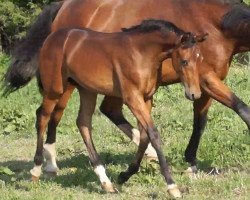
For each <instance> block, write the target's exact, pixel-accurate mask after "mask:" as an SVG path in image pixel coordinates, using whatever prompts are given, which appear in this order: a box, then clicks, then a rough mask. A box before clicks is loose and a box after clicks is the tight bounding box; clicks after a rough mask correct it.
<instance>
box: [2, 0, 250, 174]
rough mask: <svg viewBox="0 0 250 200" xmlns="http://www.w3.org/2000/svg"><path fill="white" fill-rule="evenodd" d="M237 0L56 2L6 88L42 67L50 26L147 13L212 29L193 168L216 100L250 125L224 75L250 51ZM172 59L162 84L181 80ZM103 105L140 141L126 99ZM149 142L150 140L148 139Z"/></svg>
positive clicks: (16, 60) (49, 151) (128, 19)
mask: <svg viewBox="0 0 250 200" xmlns="http://www.w3.org/2000/svg"><path fill="white" fill-rule="evenodd" d="M240 2H241V1H237V0H203V1H200V0H188V1H187V0H178V1H173V0H154V1H151V0H143V1H134V0H103V1H99V0H91V1H90V0H67V1H64V2H58V3H53V4H51V5H50V6H48V7H47V8H46V9H44V10H43V12H42V14H41V15H40V17H39V18H38V20H37V21H36V22H35V23H34V24H33V26H32V27H31V29H30V31H29V33H28V34H27V36H26V37H25V38H24V40H23V42H22V43H20V45H19V46H17V48H16V52H15V54H14V55H13V63H12V65H11V66H10V68H9V71H8V72H7V74H6V79H5V81H6V86H7V92H8V91H14V90H16V89H18V88H20V87H22V86H24V85H25V84H26V83H28V82H29V80H30V79H31V78H32V77H33V76H35V74H36V73H37V65H36V64H35V62H36V60H37V54H38V52H39V49H40V48H41V46H42V44H43V42H44V40H45V39H46V37H47V36H48V34H49V33H50V32H54V31H56V30H58V29H60V28H63V27H88V28H91V29H94V30H97V31H103V32H114V31H118V30H120V29H121V28H122V27H130V26H132V25H135V24H138V23H139V22H140V21H141V20H142V19H147V18H157V19H165V20H168V21H171V22H174V23H175V24H176V25H177V26H178V27H181V28H182V29H184V30H190V31H192V32H195V33H199V32H207V33H209V38H208V41H207V42H204V43H202V44H201V45H200V49H201V53H202V55H203V57H204V59H203V61H202V63H201V65H200V66H199V80H200V86H201V89H202V96H201V98H200V99H198V100H195V101H194V103H193V107H194V116H193V118H194V123H193V132H192V136H191V138H190V141H189V144H188V146H187V149H186V151H185V159H186V161H187V162H189V163H190V166H191V168H190V169H189V170H191V172H193V171H195V170H196V153H197V149H198V146H199V141H200V138H201V135H202V133H203V130H204V129H205V126H206V122H207V113H208V110H209V107H210V106H211V103H212V100H213V99H215V100H217V101H218V102H220V103H222V104H223V105H225V106H227V107H229V108H230V109H232V110H234V111H235V112H236V113H237V114H238V115H239V116H240V117H241V119H242V120H243V121H244V122H245V123H246V125H247V127H248V129H249V128H250V110H249V107H248V106H247V105H246V104H245V103H244V102H243V101H242V100H240V98H239V97H237V96H236V95H235V94H234V93H233V92H232V91H231V89H230V88H229V87H227V86H226V85H225V84H224V83H223V82H222V80H223V79H224V78H225V77H226V76H227V73H228V70H229V66H230V63H231V61H232V57H233V55H235V54H237V53H240V52H246V51H249V48H250V37H249V31H250V9H249V7H248V6H247V5H245V4H243V3H240ZM179 81H180V79H179V77H178V75H177V74H176V73H175V71H174V69H173V67H172V63H171V60H169V59H168V60H166V61H164V62H163V66H162V85H168V84H173V83H178V82H179ZM73 90H74V88H72V87H71V88H68V91H67V92H66V94H65V95H64V99H62V100H61V108H60V109H61V112H60V113H59V112H58V114H57V118H54V117H53V116H52V118H51V120H50V123H49V127H48V135H47V140H46V146H45V152H46V155H48V156H47V162H48V163H55V162H56V161H55V156H54V155H55V141H56V127H57V125H58V122H59V121H60V120H58V119H60V118H61V116H62V113H63V110H64V108H65V107H66V104H67V101H68V99H69V98H70V96H71V93H72V91H73ZM100 109H101V111H102V112H103V113H104V114H105V115H106V116H107V117H108V118H109V119H110V120H111V121H112V122H113V123H115V124H116V125H117V127H119V128H120V129H121V130H122V131H123V132H125V133H126V134H127V135H128V136H129V137H130V138H131V139H132V140H133V141H135V143H137V144H138V143H139V141H138V135H136V134H135V133H136V132H134V133H133V130H134V129H133V127H132V126H131V125H130V124H129V123H128V121H127V120H126V119H125V118H124V117H123V114H122V100H121V99H119V98H115V97H108V96H106V97H105V98H104V101H103V102H102V105H101V107H100ZM149 147H150V145H149ZM149 152H150V153H151V155H153V156H155V154H154V153H152V150H151V151H149Z"/></svg>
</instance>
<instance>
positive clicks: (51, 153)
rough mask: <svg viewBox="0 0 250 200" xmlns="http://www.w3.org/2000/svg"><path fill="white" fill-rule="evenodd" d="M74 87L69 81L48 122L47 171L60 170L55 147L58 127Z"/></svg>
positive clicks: (45, 151)
mask: <svg viewBox="0 0 250 200" xmlns="http://www.w3.org/2000/svg"><path fill="white" fill-rule="evenodd" d="M74 89H75V86H74V85H72V84H70V83H68V85H67V88H66V91H65V92H64V93H63V95H62V96H61V98H60V99H59V101H58V103H57V104H56V106H55V109H54V111H53V113H52V115H51V118H50V121H49V124H48V131H47V139H46V142H45V144H44V152H43V155H44V157H45V159H46V165H45V167H44V171H45V172H47V173H52V174H56V173H57V171H58V170H59V169H58V167H57V164H56V149H55V142H56V127H57V126H58V124H59V122H60V120H61V117H62V115H63V111H64V109H65V107H66V105H67V103H68V100H69V98H70V96H71V94H72V92H73V90H74Z"/></svg>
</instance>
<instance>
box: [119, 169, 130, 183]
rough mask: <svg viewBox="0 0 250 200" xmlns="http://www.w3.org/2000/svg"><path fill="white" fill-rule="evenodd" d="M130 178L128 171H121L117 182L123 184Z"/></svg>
mask: <svg viewBox="0 0 250 200" xmlns="http://www.w3.org/2000/svg"><path fill="white" fill-rule="evenodd" d="M128 179H129V178H128V177H127V174H126V172H121V173H120V175H119V176H118V180H117V182H118V184H120V185H121V184H123V183H125V182H127V180H128Z"/></svg>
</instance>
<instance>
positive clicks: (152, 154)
mask: <svg viewBox="0 0 250 200" xmlns="http://www.w3.org/2000/svg"><path fill="white" fill-rule="evenodd" d="M145 158H146V159H147V160H149V161H150V160H154V161H159V160H158V156H157V153H156V151H155V149H154V148H153V147H152V145H151V143H150V144H149V145H148V148H147V149H146V151H145Z"/></svg>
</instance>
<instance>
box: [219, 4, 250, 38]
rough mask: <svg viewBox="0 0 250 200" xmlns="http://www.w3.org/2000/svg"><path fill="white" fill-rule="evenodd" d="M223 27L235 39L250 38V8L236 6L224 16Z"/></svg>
mask: <svg viewBox="0 0 250 200" xmlns="http://www.w3.org/2000/svg"><path fill="white" fill-rule="evenodd" d="M221 27H222V29H223V30H225V31H228V32H229V33H230V34H231V35H232V36H235V37H249V34H250V8H249V6H247V5H244V4H242V5H240V4H236V5H234V6H233V7H232V9H231V10H230V11H229V12H228V13H227V14H225V15H224V16H223V18H222V23H221Z"/></svg>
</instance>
